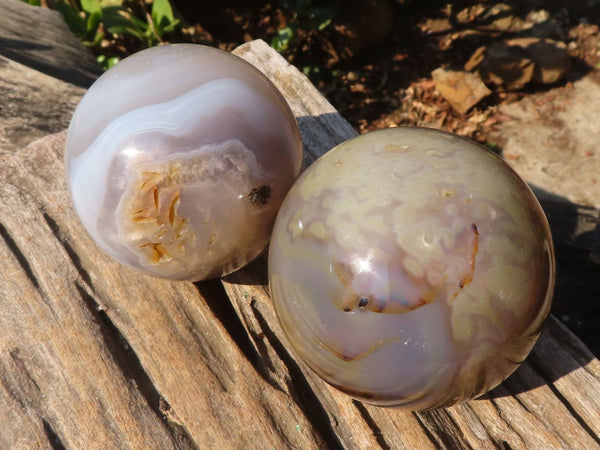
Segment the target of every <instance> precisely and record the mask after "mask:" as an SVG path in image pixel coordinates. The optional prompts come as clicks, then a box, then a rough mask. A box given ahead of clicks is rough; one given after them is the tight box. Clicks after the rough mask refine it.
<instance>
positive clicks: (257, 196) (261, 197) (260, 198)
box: [248, 184, 271, 205]
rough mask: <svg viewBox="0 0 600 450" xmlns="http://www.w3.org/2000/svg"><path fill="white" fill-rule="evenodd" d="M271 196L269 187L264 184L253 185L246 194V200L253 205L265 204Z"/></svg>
mask: <svg viewBox="0 0 600 450" xmlns="http://www.w3.org/2000/svg"><path fill="white" fill-rule="evenodd" d="M270 198H271V187H270V186H267V185H266V184H264V185H262V186H259V187H255V188H254V189H252V190H251V191H250V193H249V194H248V200H250V203H252V204H253V205H256V204H258V205H266V204H267V202H268V201H269V199H270Z"/></svg>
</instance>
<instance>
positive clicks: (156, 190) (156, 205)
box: [152, 186, 158, 211]
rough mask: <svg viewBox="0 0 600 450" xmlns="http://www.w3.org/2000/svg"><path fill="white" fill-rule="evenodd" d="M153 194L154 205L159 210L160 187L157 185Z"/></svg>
mask: <svg viewBox="0 0 600 450" xmlns="http://www.w3.org/2000/svg"><path fill="white" fill-rule="evenodd" d="M152 195H153V196H154V207H155V208H156V210H157V211H158V188H157V187H156V186H154V189H153V190H152Z"/></svg>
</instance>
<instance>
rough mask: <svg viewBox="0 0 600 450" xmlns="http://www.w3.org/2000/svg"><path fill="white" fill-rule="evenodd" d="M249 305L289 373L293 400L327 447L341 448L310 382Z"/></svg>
mask: <svg viewBox="0 0 600 450" xmlns="http://www.w3.org/2000/svg"><path fill="white" fill-rule="evenodd" d="M250 307H251V308H252V312H253V313H254V317H255V318H256V321H257V322H258V324H259V326H260V327H261V329H262V330H263V332H264V333H265V338H266V339H268V340H269V342H270V343H271V346H272V347H273V350H275V353H277V356H279V358H280V359H281V361H282V362H283V364H285V366H286V367H287V369H288V372H289V374H290V381H289V383H288V384H289V390H290V394H291V395H292V396H293V397H294V400H295V401H296V403H297V404H298V405H299V406H300V408H301V409H302V411H303V412H304V414H305V416H306V418H307V419H308V420H309V421H310V423H311V424H312V426H313V427H314V429H315V431H316V432H317V433H319V434H320V435H321V438H322V439H323V441H324V442H325V443H326V444H327V447H328V448H329V449H340V450H341V449H343V448H344V447H343V445H342V443H341V442H340V439H339V437H338V436H337V434H336V433H335V430H334V429H333V426H332V422H331V420H330V418H329V416H328V414H327V411H326V410H325V407H324V406H323V404H322V403H321V401H320V400H319V398H318V397H317V395H316V393H315V392H314V391H313V389H312V388H311V386H310V383H309V382H308V380H307V379H306V377H305V376H304V374H303V373H302V369H300V366H299V365H298V363H297V362H296V360H295V359H294V358H293V357H292V356H291V355H290V353H289V352H288V351H287V350H286V348H285V346H284V345H283V344H282V343H281V341H280V340H279V338H278V337H277V335H276V334H275V333H274V332H273V330H271V328H270V327H269V323H268V322H267V320H266V319H265V318H264V317H263V315H262V314H261V312H260V311H259V310H258V308H256V301H255V300H253V301H251V302H250Z"/></svg>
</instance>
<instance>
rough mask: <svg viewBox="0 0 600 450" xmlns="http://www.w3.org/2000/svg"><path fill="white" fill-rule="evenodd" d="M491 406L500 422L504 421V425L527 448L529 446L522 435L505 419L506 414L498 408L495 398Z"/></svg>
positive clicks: (491, 401)
mask: <svg viewBox="0 0 600 450" xmlns="http://www.w3.org/2000/svg"><path fill="white" fill-rule="evenodd" d="M490 404H491V405H492V406H493V407H494V410H495V411H496V414H497V417H498V418H499V419H500V420H502V422H504V424H505V425H506V427H507V428H508V429H509V430H510V431H512V432H513V433H514V434H515V435H516V436H517V437H518V438H519V440H520V441H521V443H522V445H523V447H526V446H527V444H526V441H525V439H523V436H521V434H520V433H519V432H518V431H517V430H515V428H514V427H513V426H512V425H511V423H510V422H509V421H508V420H506V419H505V418H504V413H503V412H502V408H500V407H499V406H498V404H497V403H496V400H495V399H494V398H490Z"/></svg>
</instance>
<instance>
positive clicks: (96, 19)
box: [85, 12, 102, 34]
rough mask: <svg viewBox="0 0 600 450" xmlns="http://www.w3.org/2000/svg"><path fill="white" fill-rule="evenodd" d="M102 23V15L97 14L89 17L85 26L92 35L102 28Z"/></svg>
mask: <svg viewBox="0 0 600 450" xmlns="http://www.w3.org/2000/svg"><path fill="white" fill-rule="evenodd" d="M101 21H102V13H100V12H95V13H94V14H90V15H89V17H88V18H87V21H86V25H85V29H86V31H87V32H88V34H91V33H93V32H95V31H96V30H98V27H99V26H100V22H101Z"/></svg>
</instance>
